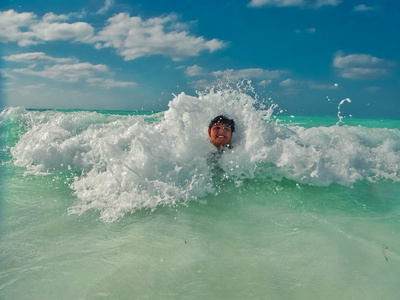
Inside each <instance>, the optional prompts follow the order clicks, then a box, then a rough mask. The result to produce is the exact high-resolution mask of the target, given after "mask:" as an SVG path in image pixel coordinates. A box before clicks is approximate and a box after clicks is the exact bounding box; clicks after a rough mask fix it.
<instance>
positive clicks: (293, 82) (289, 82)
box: [279, 78, 297, 86]
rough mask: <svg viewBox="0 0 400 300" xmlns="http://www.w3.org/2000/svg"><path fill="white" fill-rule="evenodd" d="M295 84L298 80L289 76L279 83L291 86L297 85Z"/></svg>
mask: <svg viewBox="0 0 400 300" xmlns="http://www.w3.org/2000/svg"><path fill="white" fill-rule="evenodd" d="M295 84H297V82H296V81H295V80H294V79H292V78H288V79H285V80H282V81H281V82H280V83H279V85H280V86H291V85H295Z"/></svg>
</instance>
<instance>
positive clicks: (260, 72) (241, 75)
mask: <svg viewBox="0 0 400 300" xmlns="http://www.w3.org/2000/svg"><path fill="white" fill-rule="evenodd" d="M287 73H288V71H285V70H272V71H271V70H265V69H260V68H250V69H241V70H233V69H229V70H225V71H216V72H213V75H215V76H218V77H223V78H232V79H264V80H265V79H276V78H279V77H281V76H283V75H285V74H287Z"/></svg>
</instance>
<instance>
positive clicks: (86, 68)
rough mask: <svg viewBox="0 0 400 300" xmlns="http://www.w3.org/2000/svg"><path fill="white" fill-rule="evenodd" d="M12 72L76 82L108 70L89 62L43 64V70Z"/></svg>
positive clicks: (30, 69)
mask: <svg viewBox="0 0 400 300" xmlns="http://www.w3.org/2000/svg"><path fill="white" fill-rule="evenodd" d="M13 71H14V72H17V73H23V74H27V75H36V76H40V77H44V78H50V79H54V80H58V81H64V82H77V81H79V80H80V79H81V78H82V77H83V78H85V77H90V76H93V74H96V73H99V72H106V71H108V67H107V66H106V65H103V64H98V65H92V64H91V63H76V64H56V65H52V66H45V67H44V68H43V70H34V69H32V68H23V69H14V70H13Z"/></svg>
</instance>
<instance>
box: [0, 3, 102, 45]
mask: <svg viewBox="0 0 400 300" xmlns="http://www.w3.org/2000/svg"><path fill="white" fill-rule="evenodd" d="M68 18H69V17H68V16H67V15H55V14H53V13H47V14H45V15H44V16H43V18H42V19H39V18H38V17H37V16H36V15H35V14H33V13H26V12H24V13H18V12H16V11H14V10H12V9H10V10H8V11H2V12H0V41H1V42H5V43H7V42H17V43H18V45H19V46H29V45H36V44H40V43H43V42H45V41H53V40H69V39H72V40H77V41H87V40H88V39H89V38H90V37H91V36H92V35H93V33H94V29H93V27H92V26H91V25H89V24H88V23H84V22H75V23H65V22H62V23H61V22H60V21H64V20H67V19H68Z"/></svg>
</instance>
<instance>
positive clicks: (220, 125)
mask: <svg viewBox="0 0 400 300" xmlns="http://www.w3.org/2000/svg"><path fill="white" fill-rule="evenodd" d="M216 127H226V128H229V129H230V128H231V126H229V125H228V124H225V123H222V122H219V123H215V124H213V126H211V128H216Z"/></svg>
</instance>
